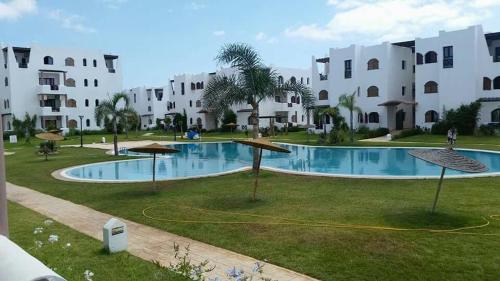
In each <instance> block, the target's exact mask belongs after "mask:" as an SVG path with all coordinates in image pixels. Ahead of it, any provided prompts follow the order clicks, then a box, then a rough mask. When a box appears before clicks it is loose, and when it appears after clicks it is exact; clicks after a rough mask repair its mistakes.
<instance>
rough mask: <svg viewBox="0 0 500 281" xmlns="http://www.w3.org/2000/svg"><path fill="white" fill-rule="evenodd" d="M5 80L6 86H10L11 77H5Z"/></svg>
mask: <svg viewBox="0 0 500 281" xmlns="http://www.w3.org/2000/svg"><path fill="white" fill-rule="evenodd" d="M3 82H4V85H5V87H8V86H9V78H7V77H5V79H4V80H3Z"/></svg>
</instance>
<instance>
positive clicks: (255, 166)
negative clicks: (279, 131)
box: [250, 104, 259, 173]
mask: <svg viewBox="0 0 500 281" xmlns="http://www.w3.org/2000/svg"><path fill="white" fill-rule="evenodd" d="M250 116H252V121H253V129H252V138H254V139H257V138H259V105H258V104H257V105H255V104H254V105H252V115H250ZM252 170H253V172H254V173H258V170H259V149H258V148H254V149H253V165H252Z"/></svg>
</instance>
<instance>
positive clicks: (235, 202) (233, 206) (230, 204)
mask: <svg viewBox="0 0 500 281" xmlns="http://www.w3.org/2000/svg"><path fill="white" fill-rule="evenodd" d="M262 196H264V195H262ZM268 204H270V202H269V201H268V200H266V199H265V198H263V197H260V198H259V196H258V195H257V199H256V200H255V201H253V200H252V198H251V195H250V193H249V192H241V193H240V194H231V195H228V196H219V197H211V198H207V199H206V200H204V201H203V202H202V203H201V204H200V206H199V207H200V208H205V209H212V210H218V211H244V210H247V211H248V210H255V209H258V208H260V207H263V206H266V205H268Z"/></svg>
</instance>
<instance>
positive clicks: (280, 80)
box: [278, 75, 284, 85]
mask: <svg viewBox="0 0 500 281" xmlns="http://www.w3.org/2000/svg"><path fill="white" fill-rule="evenodd" d="M283 82H284V81H283V76H281V75H280V76H278V84H280V85H282V84H283Z"/></svg>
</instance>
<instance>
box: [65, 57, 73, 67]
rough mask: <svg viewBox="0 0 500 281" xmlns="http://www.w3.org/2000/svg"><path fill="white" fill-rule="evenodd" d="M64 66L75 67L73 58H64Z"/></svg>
mask: <svg viewBox="0 0 500 281" xmlns="http://www.w3.org/2000/svg"><path fill="white" fill-rule="evenodd" d="M64 65H66V66H75V60H74V59H73V58H66V59H65V60H64Z"/></svg>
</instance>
